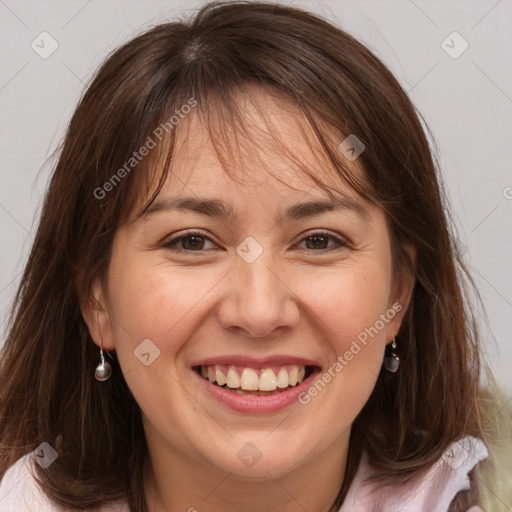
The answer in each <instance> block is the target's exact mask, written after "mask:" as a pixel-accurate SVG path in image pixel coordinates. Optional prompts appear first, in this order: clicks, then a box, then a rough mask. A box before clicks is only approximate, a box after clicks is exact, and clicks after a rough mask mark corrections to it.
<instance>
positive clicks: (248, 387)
mask: <svg viewBox="0 0 512 512" xmlns="http://www.w3.org/2000/svg"><path fill="white" fill-rule="evenodd" d="M192 369H193V370H194V371H195V372H196V373H197V374H198V375H199V376H200V377H201V378H202V379H203V380H205V381H207V382H209V383H210V384H212V385H214V386H216V387H218V388H221V389H223V390H226V391H228V392H230V393H234V394H238V395H245V396H248V397H250V396H254V397H265V396H272V395H277V394H282V393H286V392H287V391H290V390H292V389H294V388H296V387H298V386H300V385H301V384H302V383H303V382H304V381H305V380H307V379H309V377H310V376H311V375H313V374H314V373H318V372H319V371H320V370H321V368H320V367H319V366H311V365H298V364H283V365H278V366H266V367H247V366H235V365H227V364H211V365H196V366H193V367H192Z"/></svg>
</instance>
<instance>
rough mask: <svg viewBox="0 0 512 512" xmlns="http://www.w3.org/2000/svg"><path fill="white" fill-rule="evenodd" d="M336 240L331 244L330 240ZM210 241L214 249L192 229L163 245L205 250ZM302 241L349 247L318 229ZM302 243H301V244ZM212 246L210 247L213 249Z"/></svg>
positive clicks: (321, 247) (319, 247)
mask: <svg viewBox="0 0 512 512" xmlns="http://www.w3.org/2000/svg"><path fill="white" fill-rule="evenodd" d="M330 241H331V242H334V243H333V244H332V245H330V246H329V242H330ZM208 243H211V244H213V246H214V247H212V248H213V249H215V248H217V246H216V245H215V244H214V242H212V240H211V239H210V238H209V237H208V236H206V235H205V234H204V233H203V232H201V231H190V232H188V233H186V234H185V235H181V236H179V237H176V238H173V239H171V240H169V241H167V242H164V243H163V244H162V247H164V248H166V249H170V250H173V251H183V252H204V250H207V249H208V247H205V245H207V244H208ZM300 243H305V244H306V250H309V251H313V252H325V251H331V250H334V249H336V248H338V249H339V248H343V247H349V244H348V243H347V242H344V241H343V240H340V239H339V238H337V237H335V236H333V235H332V234H330V233H328V232H325V231H316V232H313V233H310V234H308V236H306V237H304V238H303V239H302V240H301V242H300ZM299 245H300V244H299ZM212 248H210V249H212Z"/></svg>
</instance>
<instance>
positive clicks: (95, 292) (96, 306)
mask: <svg viewBox="0 0 512 512" xmlns="http://www.w3.org/2000/svg"><path fill="white" fill-rule="evenodd" d="M106 299H107V296H106V293H105V290H104V287H103V284H102V283H101V280H100V278H96V279H95V280H94V281H93V284H92V289H91V293H89V295H88V297H87V300H86V301H85V303H84V304H83V305H81V306H80V309H81V311H82V316H83V318H84V320H85V323H86V324H87V327H88V328H89V334H90V335H91V338H92V340H93V341H94V343H95V344H96V345H97V346H98V347H99V346H100V340H101V345H102V346H103V349H104V350H114V349H115V343H114V336H113V331H112V321H111V315H110V313H109V312H108V307H107V300H106Z"/></svg>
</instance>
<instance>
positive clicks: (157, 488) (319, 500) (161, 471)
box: [144, 434, 348, 512]
mask: <svg viewBox="0 0 512 512" xmlns="http://www.w3.org/2000/svg"><path fill="white" fill-rule="evenodd" d="M148 447H149V454H150V460H151V464H150V470H149V471H148V473H147V474H146V475H145V482H144V491H145V496H146V503H147V507H148V512H175V511H187V512H203V511H206V510H208V512H224V511H225V510H244V512H261V511H262V510H276V511H279V512H296V511H297V510H308V511H309V512H337V509H336V508H333V504H334V501H335V500H336V497H337V496H338V493H339V491H340V489H341V486H342V483H343V478H344V475H345V466H346V459H347V449H348V434H347V436H346V439H345V438H344V439H342V440H340V441H339V442H337V443H335V444H334V445H331V446H328V447H327V448H326V449H325V450H323V452H321V453H320V454H319V455H318V456H316V457H315V458H314V459H312V460H309V461H307V462H305V463H304V464H302V465H301V466H299V467H296V468H295V469H294V470H292V471H291V472H288V473H286V474H280V475H279V476H276V475H273V474H271V472H269V471H266V474H267V475H268V477H263V478H262V477H259V478H256V477H254V478H250V477H246V476H242V475H237V474H235V473H234V472H231V473H227V472H224V471H222V470H220V469H219V468H217V467H214V466H208V465H205V464H201V463H199V462H198V461H197V459H195V460H192V459H191V458H190V457H187V455H186V454H185V453H183V452H178V451H175V450H171V449H169V450H168V451H167V450H166V449H164V450H162V449H161V447H160V446H159V449H158V450H156V451H155V450H152V449H151V443H148ZM260 462H261V461H260Z"/></svg>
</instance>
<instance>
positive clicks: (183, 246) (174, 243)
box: [162, 233, 214, 252]
mask: <svg viewBox="0 0 512 512" xmlns="http://www.w3.org/2000/svg"><path fill="white" fill-rule="evenodd" d="M208 242H210V243H212V245H214V244H213V242H212V241H211V240H210V238H208V237H207V236H205V235H203V234H202V233H189V234H186V235H182V236H179V237H176V238H173V239H172V240H169V241H168V242H164V243H163V244H162V247H164V248H165V249H170V250H173V251H190V252H202V251H204V250H208V249H209V248H208V247H206V248H205V244H207V243H208ZM210 249H211V248H210Z"/></svg>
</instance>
